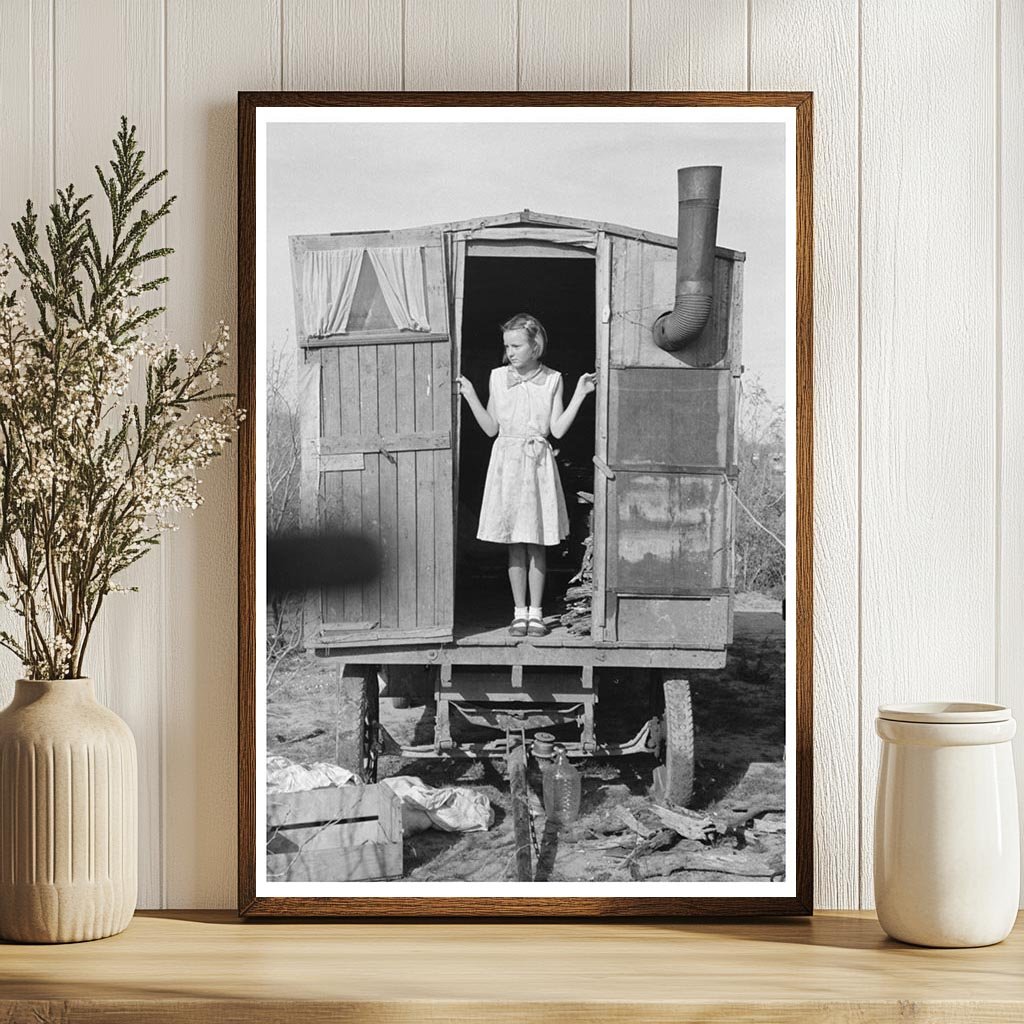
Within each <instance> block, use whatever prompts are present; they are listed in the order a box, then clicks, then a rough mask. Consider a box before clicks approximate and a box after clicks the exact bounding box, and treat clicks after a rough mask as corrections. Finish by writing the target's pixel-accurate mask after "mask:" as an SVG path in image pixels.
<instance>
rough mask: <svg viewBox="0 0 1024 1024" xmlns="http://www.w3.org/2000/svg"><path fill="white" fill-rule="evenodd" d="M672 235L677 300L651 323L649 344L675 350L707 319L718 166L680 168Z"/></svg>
mask: <svg viewBox="0 0 1024 1024" xmlns="http://www.w3.org/2000/svg"><path fill="white" fill-rule="evenodd" d="M677 174H678V188H679V222H678V223H679V227H678V230H677V233H676V301H675V306H674V307H673V309H672V310H671V311H669V312H668V313H662V314H661V316H659V317H658V319H657V320H655V321H654V328H653V330H654V341H655V343H656V344H657V345H658V347H659V348H663V349H665V351H666V352H678V351H679V350H680V349H682V348H685V347H686V346H687V345H688V344H689V343H690V342H691V341H693V340H694V339H695V338H696V337H698V336H699V335H700V333H701V331H703V330H704V328H705V326H706V325H707V322H708V319H709V317H710V316H711V303H712V301H713V299H714V272H715V241H716V236H717V234H718V200H719V197H720V195H721V191H722V168H721V167H680V168H679V170H678V172H677Z"/></svg>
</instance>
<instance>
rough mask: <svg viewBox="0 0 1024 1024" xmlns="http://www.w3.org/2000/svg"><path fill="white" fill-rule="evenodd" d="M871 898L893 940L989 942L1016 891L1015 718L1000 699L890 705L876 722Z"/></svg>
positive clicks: (1008, 917)
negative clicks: (878, 743) (878, 751)
mask: <svg viewBox="0 0 1024 1024" xmlns="http://www.w3.org/2000/svg"><path fill="white" fill-rule="evenodd" d="M875 725H876V729H877V731H878V735H879V736H881V738H882V741H883V742H882V763H881V771H880V773H879V778H878V799H877V803H876V805H875V906H876V909H877V912H878V922H879V924H881V926H882V927H883V928H884V929H885V931H886V932H887V933H888V934H889V935H891V936H892V937H893V938H894V939H899V940H901V941H902V942H910V943H914V944H915V945H919V946H939V947H960V946H988V945H991V944H992V943H994V942H1001V941H1002V940H1003V939H1005V938H1006V936H1007V935H1009V933H1010V929H1011V928H1012V927H1013V923H1014V919H1015V918H1016V916H1017V904H1018V898H1019V891H1020V837H1019V833H1018V830H1017V788H1016V783H1015V780H1014V772H1013V755H1012V751H1011V748H1010V740H1011V739H1012V738H1013V735H1014V732H1015V731H1016V727H1017V725H1016V722H1014V720H1013V718H1011V717H1010V710H1009V708H1006V707H1003V706H1002V705H999V704H957V703H950V704H893V705H886V706H883V707H880V708H879V709H878V718H877V720H876V722H875Z"/></svg>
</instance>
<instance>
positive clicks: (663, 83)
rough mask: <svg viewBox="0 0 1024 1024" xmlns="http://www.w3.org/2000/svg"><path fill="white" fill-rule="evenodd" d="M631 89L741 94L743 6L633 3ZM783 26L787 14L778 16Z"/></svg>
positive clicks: (705, 1) (731, 0) (738, 2)
mask: <svg viewBox="0 0 1024 1024" xmlns="http://www.w3.org/2000/svg"><path fill="white" fill-rule="evenodd" d="M630 6H631V31H630V38H631V40H632V78H631V84H630V88H632V89H683V90H691V89H745V88H746V87H747V40H746V33H747V0H689V2H687V3H679V2H678V0H633V2H632V4H631V5H630ZM778 13H779V19H778V20H780V21H786V20H788V19H787V17H786V15H787V14H788V13H790V12H789V11H787V10H782V11H779V12H778Z"/></svg>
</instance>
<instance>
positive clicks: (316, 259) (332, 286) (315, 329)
mask: <svg viewBox="0 0 1024 1024" xmlns="http://www.w3.org/2000/svg"><path fill="white" fill-rule="evenodd" d="M362 260H363V250H362V249H361V248H359V249H330V250H325V251H314V252H307V253H306V254H305V263H304V265H303V267H302V309H303V313H304V320H305V325H306V335H307V337H314V338H322V337H325V336H326V335H328V334H344V333H345V328H346V327H347V326H348V316H349V313H351V311H352V299H353V298H354V297H355V294H356V282H357V281H358V280H359V267H360V265H361V264H362Z"/></svg>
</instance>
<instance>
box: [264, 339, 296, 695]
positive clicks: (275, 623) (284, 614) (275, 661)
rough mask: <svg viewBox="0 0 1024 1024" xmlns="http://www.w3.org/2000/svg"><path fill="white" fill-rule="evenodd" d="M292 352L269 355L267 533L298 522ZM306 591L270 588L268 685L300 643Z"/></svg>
mask: <svg viewBox="0 0 1024 1024" xmlns="http://www.w3.org/2000/svg"><path fill="white" fill-rule="evenodd" d="M293 358H294V353H293V351H292V349H291V348H289V347H288V346H287V345H285V346H280V347H277V346H275V347H272V348H271V352H270V356H269V358H268V360H267V473H266V476H267V537H268V539H269V538H273V537H276V536H280V535H281V534H282V533H285V532H287V531H289V530H293V529H295V528H297V527H298V525H299V473H300V470H301V463H302V445H301V432H300V428H299V410H298V402H297V400H296V398H295V395H294V389H293V388H292V387H291V381H290V374H289V367H290V360H291V359H293ZM304 625H305V623H304V615H303V595H302V594H295V593H287V592H284V591H279V590H277V589H275V588H274V587H270V588H269V598H268V601H267V688H268V689H269V688H270V686H271V684H272V683H273V681H274V676H275V675H276V674H277V672H278V670H279V669H280V667H281V665H282V664H283V663H284V662H285V660H286V659H287V658H288V656H289V655H290V654H293V653H295V652H296V651H299V650H300V649H301V648H302V636H303V628H304Z"/></svg>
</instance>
